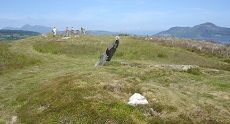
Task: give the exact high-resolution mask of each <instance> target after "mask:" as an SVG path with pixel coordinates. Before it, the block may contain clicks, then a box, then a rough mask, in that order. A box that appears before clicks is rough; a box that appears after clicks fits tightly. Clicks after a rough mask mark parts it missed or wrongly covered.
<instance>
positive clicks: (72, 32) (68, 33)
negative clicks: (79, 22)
mask: <svg viewBox="0 0 230 124" xmlns="http://www.w3.org/2000/svg"><path fill="white" fill-rule="evenodd" d="M52 33H53V37H55V36H56V35H57V29H56V27H54V28H53V30H52ZM80 34H86V31H85V29H84V28H82V27H81V30H75V29H74V27H71V29H69V27H66V29H65V37H70V36H79V35H80Z"/></svg>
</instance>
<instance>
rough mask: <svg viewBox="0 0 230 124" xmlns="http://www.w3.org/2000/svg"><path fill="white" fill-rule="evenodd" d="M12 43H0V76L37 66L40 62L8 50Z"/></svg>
mask: <svg viewBox="0 0 230 124" xmlns="http://www.w3.org/2000/svg"><path fill="white" fill-rule="evenodd" d="M11 44H12V43H6V42H4V43H3V42H2V43H0V58H1V59H0V74H3V73H7V71H9V70H15V69H20V68H23V67H26V66H30V65H35V64H39V63H40V62H41V61H40V60H39V59H36V58H34V57H30V56H27V55H26V54H20V53H17V52H14V51H11V50H10V47H11V46H12V45H11Z"/></svg>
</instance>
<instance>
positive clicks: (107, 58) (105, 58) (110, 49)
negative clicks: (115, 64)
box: [95, 36, 119, 66]
mask: <svg viewBox="0 0 230 124" xmlns="http://www.w3.org/2000/svg"><path fill="white" fill-rule="evenodd" d="M115 39H116V40H115V41H114V42H113V43H112V45H111V46H109V47H108V48H107V49H106V50H105V52H104V53H103V54H102V55H101V56H100V59H99V61H98V62H97V63H96V64H95V66H103V65H104V64H105V62H106V61H110V60H111V59H112V57H113V55H114V53H115V52H116V49H117V47H118V45H119V37H118V36H116V37H115Z"/></svg>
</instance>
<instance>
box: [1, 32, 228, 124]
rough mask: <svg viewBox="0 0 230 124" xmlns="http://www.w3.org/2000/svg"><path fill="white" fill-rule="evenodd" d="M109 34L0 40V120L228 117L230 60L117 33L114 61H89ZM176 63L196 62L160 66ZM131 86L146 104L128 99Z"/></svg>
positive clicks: (210, 120)
mask: <svg viewBox="0 0 230 124" xmlns="http://www.w3.org/2000/svg"><path fill="white" fill-rule="evenodd" d="M113 40H114V38H113V37H112V36H81V37H79V38H71V39H68V40H62V39H60V37H56V38H52V37H50V36H49V37H47V38H44V37H31V38H28V39H23V40H20V41H17V42H15V43H9V44H8V43H1V44H0V45H1V47H0V51H1V54H0V55H1V60H0V62H1V66H0V67H1V69H2V68H3V70H1V71H0V72H4V73H2V74H1V75H0V89H1V91H0V123H2V122H3V123H4V122H10V120H11V118H12V116H17V117H18V122H20V123H98V124H99V123H137V124H139V123H229V122H230V121H229V116H230V107H229V104H230V102H229V98H230V92H229V91H230V90H229V89H230V84H229V81H230V72H229V69H228V67H229V66H230V64H229V62H227V61H226V62H225V61H223V59H222V58H218V57H215V56H212V57H210V56H205V55H203V54H199V53H194V52H191V51H187V50H186V49H181V48H178V47H167V46H164V45H160V44H158V43H154V42H148V41H145V40H142V39H139V38H132V37H121V43H120V46H119V47H118V49H117V51H116V53H115V55H114V57H113V59H112V61H111V62H108V63H106V64H105V66H103V67H94V64H95V63H96V62H97V61H98V59H99V56H100V54H101V53H103V52H104V50H105V48H106V47H107V46H108V45H109V44H110V43H111V42H112V41H113ZM2 56H4V57H2ZM21 56H23V57H21ZM19 58H21V59H19ZM225 59H226V60H228V58H225ZM19 60H20V61H19ZM9 63H10V64H9ZM181 64H186V65H198V66H199V67H198V68H192V69H189V70H187V71H180V70H176V69H172V68H169V67H168V66H165V67H161V66H160V65H181ZM19 65H20V66H19ZM15 69H16V70H15ZM135 92H139V93H141V94H143V95H144V96H146V98H147V99H148V101H149V103H150V104H149V105H146V106H137V107H132V106H129V105H127V102H128V99H129V97H130V96H131V95H132V94H133V93H135Z"/></svg>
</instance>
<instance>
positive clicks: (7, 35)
mask: <svg viewBox="0 0 230 124" xmlns="http://www.w3.org/2000/svg"><path fill="white" fill-rule="evenodd" d="M39 34H40V33H38V32H33V31H23V30H8V29H2V30H0V41H1V40H17V39H22V38H26V37H30V36H37V35H39Z"/></svg>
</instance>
